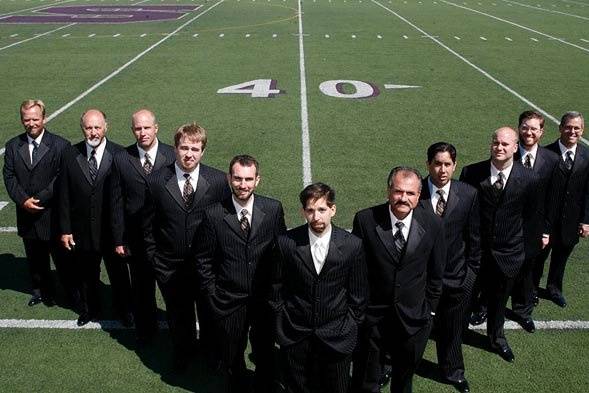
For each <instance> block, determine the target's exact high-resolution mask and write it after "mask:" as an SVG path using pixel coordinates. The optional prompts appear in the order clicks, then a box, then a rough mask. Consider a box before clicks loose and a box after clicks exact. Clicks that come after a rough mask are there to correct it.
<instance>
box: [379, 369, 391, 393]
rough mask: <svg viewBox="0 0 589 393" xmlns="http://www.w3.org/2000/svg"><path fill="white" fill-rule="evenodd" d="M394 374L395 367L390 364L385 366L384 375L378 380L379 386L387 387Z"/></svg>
mask: <svg viewBox="0 0 589 393" xmlns="http://www.w3.org/2000/svg"><path fill="white" fill-rule="evenodd" d="M392 372H393V367H392V366H390V365H388V364H385V366H384V367H383V369H382V374H381V375H380V378H379V380H378V386H380V387H381V388H383V387H385V386H386V385H387V384H388V383H389V381H390V380H391V373H392Z"/></svg>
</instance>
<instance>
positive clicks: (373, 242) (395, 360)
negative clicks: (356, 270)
mask: <svg viewBox="0 0 589 393" xmlns="http://www.w3.org/2000/svg"><path fill="white" fill-rule="evenodd" d="M387 185H388V202H387V203H384V204H381V205H377V206H374V207H370V208H368V209H364V210H361V211H360V212H358V213H357V214H356V216H355V217H354V226H353V231H352V233H353V234H355V235H356V236H358V237H359V238H360V239H362V241H363V244H364V251H365V254H366V265H367V267H368V285H369V293H370V297H369V301H368V309H367V310H366V322H365V323H364V326H363V328H362V330H363V331H362V333H361V335H360V342H359V344H358V350H357V352H356V354H355V356H354V370H353V375H352V386H353V391H354V392H356V393H360V392H366V393H377V392H379V391H380V387H379V379H380V377H381V364H382V361H383V359H384V357H385V356H386V355H387V354H389V355H390V358H391V363H392V372H391V383H390V390H391V392H411V391H412V384H413V374H414V373H415V370H416V368H417V365H418V364H419V361H420V360H421V357H422V356H423V353H424V351H425V347H426V344H427V339H428V337H429V334H430V330H431V325H432V320H433V316H434V315H435V311H436V308H437V306H438V302H439V299H440V295H441V293H442V276H443V273H444V268H445V265H446V243H445V237H444V227H443V223H442V221H441V219H440V218H439V217H437V216H436V215H434V214H432V213H431V212H429V211H426V210H425V209H424V208H423V206H421V205H419V195H420V192H421V176H420V175H419V172H418V171H417V170H415V169H413V168H409V167H396V168H393V169H392V170H391V172H390V174H389V177H388V181H387Z"/></svg>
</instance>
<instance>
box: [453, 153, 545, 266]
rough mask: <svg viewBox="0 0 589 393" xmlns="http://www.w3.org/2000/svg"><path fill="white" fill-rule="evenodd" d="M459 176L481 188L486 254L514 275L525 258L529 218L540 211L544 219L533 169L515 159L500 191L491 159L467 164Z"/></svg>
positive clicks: (479, 190) (482, 230)
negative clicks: (526, 230)
mask: <svg viewBox="0 0 589 393" xmlns="http://www.w3.org/2000/svg"><path fill="white" fill-rule="evenodd" d="M460 180H462V181H464V182H466V183H468V184H470V185H471V186H473V187H475V188H476V189H477V190H478V192H479V203H480V218H481V248H482V251H483V255H484V256H487V257H490V258H491V259H492V260H493V261H494V262H495V263H496V264H497V266H498V267H499V269H501V271H502V272H503V273H504V274H505V275H506V276H507V277H515V275H516V274H517V273H518V272H519V269H520V268H521V266H522V264H523V263H524V260H525V250H524V229H525V228H526V226H527V224H526V222H527V221H528V220H530V219H531V218H532V217H533V216H534V215H537V214H540V215H542V217H541V218H540V219H541V220H543V219H544V218H543V213H542V212H540V211H537V210H536V207H537V206H538V204H537V203H536V194H535V190H536V189H535V187H536V182H535V176H534V173H533V172H532V171H531V170H529V169H526V168H524V166H523V165H522V164H520V163H519V161H514V162H513V168H512V169H511V174H510V175H509V178H508V179H507V182H506V183H505V186H504V188H503V191H502V192H501V193H500V194H496V191H495V189H494V187H493V185H492V184H491V161H490V160H485V161H481V162H478V163H475V164H471V165H468V166H466V167H464V168H463V169H462V173H461V174H460ZM538 241H540V239H538Z"/></svg>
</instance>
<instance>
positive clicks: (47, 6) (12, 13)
mask: <svg viewBox="0 0 589 393" xmlns="http://www.w3.org/2000/svg"><path fill="white" fill-rule="evenodd" d="M72 1H76V0H65V1H60V2H57V3H51V4H42V5H38V6H36V7H31V8H25V9H24V10H18V11H12V12H7V13H5V14H0V19H4V18H5V17H7V16H10V15H14V14H18V13H21V12H27V11H36V10H41V9H43V8H49V7H53V6H56V5H58V4H64V3H71V2H72Z"/></svg>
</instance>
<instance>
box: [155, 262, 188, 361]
mask: <svg viewBox="0 0 589 393" xmlns="http://www.w3.org/2000/svg"><path fill="white" fill-rule="evenodd" d="M192 277H193V276H192V275H190V274H188V272H186V271H184V270H179V271H177V272H175V273H174V274H172V275H171V276H170V278H169V279H168V280H167V281H165V282H164V281H160V280H158V286H159V288H160V291H161V292H162V296H163V298H164V302H165V303H166V316H167V319H168V326H169V329H170V336H171V338H172V345H173V355H174V358H175V359H176V360H177V361H182V360H187V358H188V357H189V356H190V355H191V354H192V351H193V349H194V347H195V344H196V314H195V302H194V294H193V292H192V290H191V286H192V285H194V281H192V280H191V278H192Z"/></svg>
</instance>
